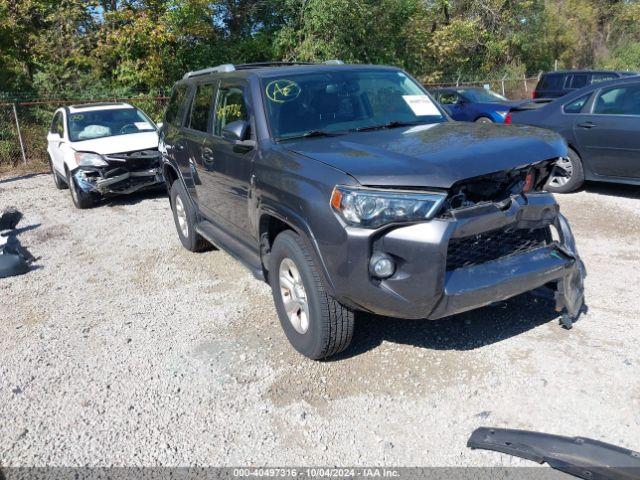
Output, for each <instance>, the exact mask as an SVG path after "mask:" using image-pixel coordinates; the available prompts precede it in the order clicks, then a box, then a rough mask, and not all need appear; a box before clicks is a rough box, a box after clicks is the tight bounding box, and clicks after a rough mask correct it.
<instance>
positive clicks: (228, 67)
mask: <svg viewBox="0 0 640 480" xmlns="http://www.w3.org/2000/svg"><path fill="white" fill-rule="evenodd" d="M235 70H236V67H235V66H234V65H233V64H231V63H224V64H222V65H218V66H217V67H211V68H205V69H203V70H196V71H194V72H187V73H185V74H184V77H182V78H183V79H185V78H192V77H200V76H202V75H208V74H209V73H215V72H220V73H224V72H235Z"/></svg>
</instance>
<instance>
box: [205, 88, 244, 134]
mask: <svg viewBox="0 0 640 480" xmlns="http://www.w3.org/2000/svg"><path fill="white" fill-rule="evenodd" d="M237 120H244V121H245V122H248V121H249V116H248V115H247V107H246V103H245V101H244V92H243V90H242V87H240V86H227V85H224V86H221V87H220V88H219V89H218V99H217V101H216V109H215V120H214V125H213V134H214V135H215V136H217V137H221V136H222V130H223V129H224V127H226V126H227V125H228V124H230V123H231V122H235V121H237Z"/></svg>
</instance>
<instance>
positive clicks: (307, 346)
mask: <svg viewBox="0 0 640 480" xmlns="http://www.w3.org/2000/svg"><path fill="white" fill-rule="evenodd" d="M269 283H270V284H271V290H272V292H273V300H274V302H275V305H276V311H277V312H278V317H279V318H280V324H281V325H282V329H283V330H284V333H285V335H286V336H287V339H288V340H289V342H290V343H291V345H292V346H293V348H295V349H296V350H297V351H298V352H300V353H301V354H302V355H304V356H305V357H308V358H311V359H313V360H319V359H322V358H327V357H330V356H332V355H335V354H336V353H339V352H341V351H343V350H344V349H345V348H347V347H348V346H349V344H350V343H351V339H352V337H353V327H354V314H353V311H352V310H351V309H349V308H347V307H345V306H343V305H341V304H340V303H339V302H338V301H336V300H335V299H333V298H332V297H330V296H329V295H328V294H327V292H326V291H325V287H324V284H323V282H322V278H321V277H320V274H319V272H318V268H317V267H316V265H315V263H314V261H313V258H312V256H311V255H310V253H309V251H308V249H307V247H306V245H305V244H304V242H303V240H302V239H301V238H300V236H299V235H297V234H295V233H294V232H292V231H290V230H287V231H284V232H282V233H281V234H280V235H278V236H277V238H276V239H275V241H274V242H273V248H272V249H271V255H270V267H269Z"/></svg>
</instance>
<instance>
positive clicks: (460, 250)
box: [447, 228, 548, 270]
mask: <svg viewBox="0 0 640 480" xmlns="http://www.w3.org/2000/svg"><path fill="white" fill-rule="evenodd" d="M547 235H548V229H547V228H538V229H535V230H529V229H516V230H509V231H505V230H492V231H489V232H483V233H480V234H478V235H472V236H470V237H462V238H452V239H451V240H450V241H449V248H448V250H447V270H455V269H457V268H463V267H470V266H472V265H480V264H482V263H486V262H491V261H493V260H497V259H498V258H502V257H506V256H507V255H514V254H517V253H523V252H526V251H528V250H533V249H534V248H538V247H541V246H543V245H545V244H546V243H547V238H548V237H547Z"/></svg>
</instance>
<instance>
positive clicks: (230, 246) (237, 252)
mask: <svg viewBox="0 0 640 480" xmlns="http://www.w3.org/2000/svg"><path fill="white" fill-rule="evenodd" d="M196 232H197V233H198V234H200V235H201V236H203V237H204V238H205V239H206V240H207V241H208V242H209V243H211V244H213V245H215V246H216V247H218V248H220V249H222V250H224V251H225V252H227V253H228V254H229V255H231V256H232V257H233V258H235V259H236V260H238V261H239V262H240V263H242V264H243V265H244V266H245V267H247V268H248V269H249V271H251V273H252V274H253V276H254V277H255V278H257V279H258V280H262V281H264V279H265V278H264V273H263V271H262V262H261V261H260V255H259V254H258V252H257V251H254V250H252V249H251V248H250V247H249V246H248V245H246V244H245V243H242V242H240V241H239V240H237V239H235V238H234V237H233V236H231V235H229V234H228V233H226V232H225V231H224V230H222V229H221V228H220V227H218V226H217V225H215V224H213V223H211V222H210V221H209V220H201V221H200V222H198V223H197V224H196Z"/></svg>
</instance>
